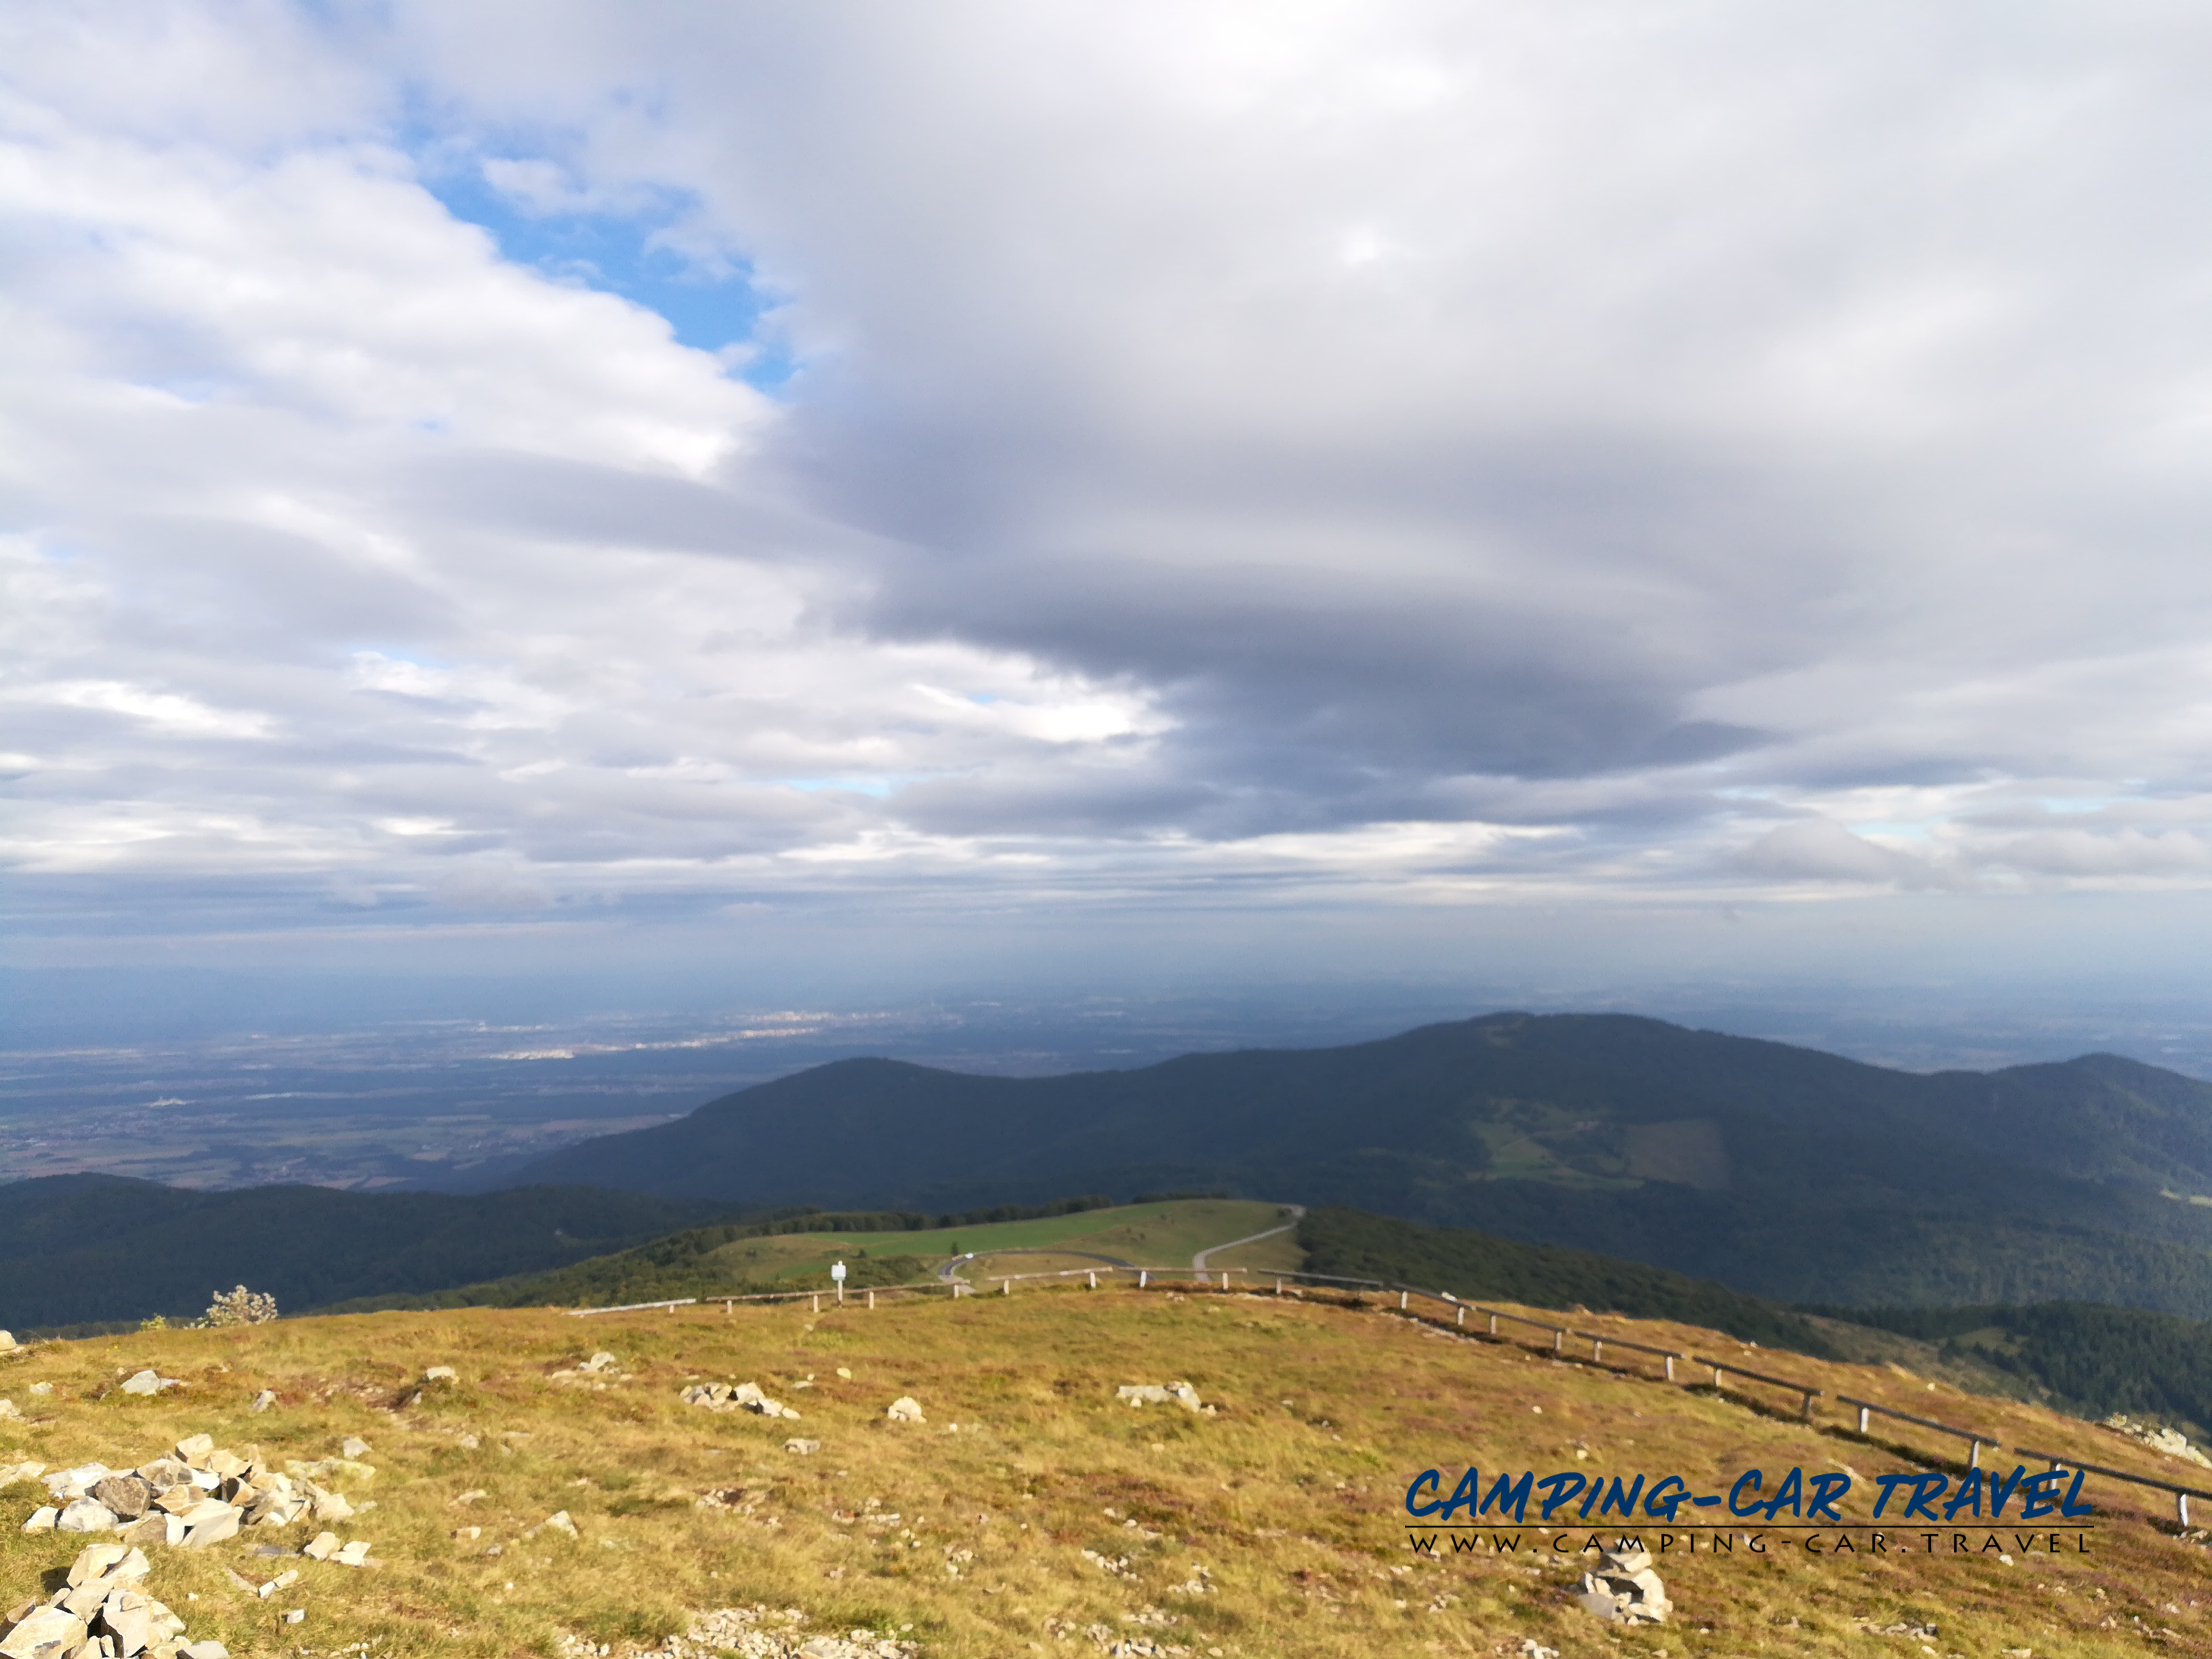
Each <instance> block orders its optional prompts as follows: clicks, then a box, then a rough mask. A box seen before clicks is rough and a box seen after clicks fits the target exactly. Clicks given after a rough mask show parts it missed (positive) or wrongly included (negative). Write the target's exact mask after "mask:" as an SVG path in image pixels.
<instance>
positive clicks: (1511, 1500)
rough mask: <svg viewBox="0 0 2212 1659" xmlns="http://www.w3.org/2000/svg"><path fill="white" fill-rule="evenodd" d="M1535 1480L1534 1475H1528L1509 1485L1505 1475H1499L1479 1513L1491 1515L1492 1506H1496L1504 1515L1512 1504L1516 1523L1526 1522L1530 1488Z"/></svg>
mask: <svg viewBox="0 0 2212 1659" xmlns="http://www.w3.org/2000/svg"><path fill="white" fill-rule="evenodd" d="M1535 1479H1536V1477H1535V1475H1534V1474H1523V1475H1522V1477H1521V1478H1520V1479H1519V1480H1515V1481H1511V1482H1510V1483H1509V1482H1508V1481H1507V1480H1506V1479H1505V1477H1504V1475H1502V1474H1501V1475H1499V1476H1498V1479H1497V1480H1495V1481H1494V1482H1492V1485H1491V1488H1490V1496H1489V1497H1487V1498H1484V1499H1483V1500H1482V1508H1481V1510H1480V1511H1479V1512H1480V1513H1481V1514H1483V1515H1487V1514H1489V1513H1490V1510H1491V1506H1492V1504H1496V1505H1497V1507H1498V1513H1499V1514H1500V1515H1503V1514H1504V1513H1505V1509H1506V1505H1508V1504H1511V1505H1512V1508H1513V1518H1514V1519H1515V1520H1516V1521H1526V1520H1527V1519H1528V1513H1527V1511H1528V1488H1529V1486H1530V1485H1531V1484H1532V1483H1534V1480H1535Z"/></svg>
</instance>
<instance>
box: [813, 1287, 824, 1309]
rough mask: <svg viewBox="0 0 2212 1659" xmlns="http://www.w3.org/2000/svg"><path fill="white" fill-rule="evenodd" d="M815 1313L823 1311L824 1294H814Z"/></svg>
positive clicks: (817, 1292) (819, 1292)
mask: <svg viewBox="0 0 2212 1659" xmlns="http://www.w3.org/2000/svg"><path fill="white" fill-rule="evenodd" d="M814 1311H815V1312H817V1313H820V1312H821V1311H822V1292H821V1291H816V1292H815V1293H814Z"/></svg>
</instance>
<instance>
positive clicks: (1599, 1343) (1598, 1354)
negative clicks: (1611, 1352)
mask: <svg viewBox="0 0 2212 1659" xmlns="http://www.w3.org/2000/svg"><path fill="white" fill-rule="evenodd" d="M1603 1358H1605V1339H1604V1338H1603V1337H1601V1336H1594V1337H1592V1338H1590V1363H1591V1364H1593V1365H1595V1364H1598V1363H1599V1362H1600V1361H1601V1360H1602V1359H1603Z"/></svg>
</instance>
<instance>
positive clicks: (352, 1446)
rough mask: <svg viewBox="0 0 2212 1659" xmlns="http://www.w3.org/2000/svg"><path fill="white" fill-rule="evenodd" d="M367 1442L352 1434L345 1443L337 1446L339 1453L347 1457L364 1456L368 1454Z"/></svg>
mask: <svg viewBox="0 0 2212 1659" xmlns="http://www.w3.org/2000/svg"><path fill="white" fill-rule="evenodd" d="M368 1451H369V1446H368V1441H366V1440H362V1439H360V1438H358V1437H353V1436H349V1437H347V1439H346V1441H345V1443H343V1445H341V1446H340V1447H339V1448H338V1454H339V1455H341V1456H343V1457H345V1458H348V1459H352V1458H356V1457H366V1456H368Z"/></svg>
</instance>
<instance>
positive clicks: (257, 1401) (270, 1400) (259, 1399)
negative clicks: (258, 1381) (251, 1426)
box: [253, 1389, 276, 1412]
mask: <svg viewBox="0 0 2212 1659" xmlns="http://www.w3.org/2000/svg"><path fill="white" fill-rule="evenodd" d="M275 1404H276V1389H262V1391H261V1392H260V1393H259V1394H257V1395H254V1396H253V1409H254V1410H255V1411H257V1412H265V1411H267V1410H268V1409H269V1408H270V1407H271V1406H273V1405H275Z"/></svg>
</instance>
